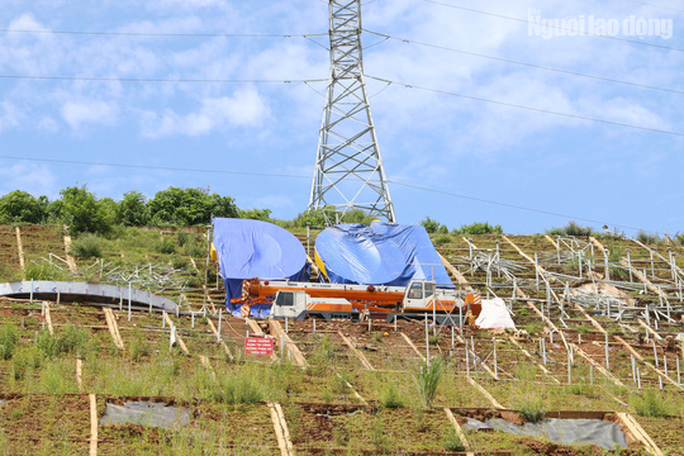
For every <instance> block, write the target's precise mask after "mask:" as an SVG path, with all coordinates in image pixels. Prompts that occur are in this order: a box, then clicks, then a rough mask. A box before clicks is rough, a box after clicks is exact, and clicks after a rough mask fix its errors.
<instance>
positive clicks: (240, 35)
mask: <svg viewBox="0 0 684 456" xmlns="http://www.w3.org/2000/svg"><path fill="white" fill-rule="evenodd" d="M0 33H21V34H36V35H85V36H130V37H165V38H309V37H314V36H327V35H328V34H327V33H179V32H173V33H163V32H100V31H90V30H48V29H0Z"/></svg>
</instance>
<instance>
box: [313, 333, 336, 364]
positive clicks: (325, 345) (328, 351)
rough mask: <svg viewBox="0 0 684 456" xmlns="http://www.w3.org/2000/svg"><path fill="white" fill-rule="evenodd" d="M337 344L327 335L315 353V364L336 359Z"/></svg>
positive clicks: (326, 362)
mask: <svg viewBox="0 0 684 456" xmlns="http://www.w3.org/2000/svg"><path fill="white" fill-rule="evenodd" d="M335 353H336V352H335V346H334V345H333V343H332V342H330V338H329V337H328V336H327V335H326V336H325V337H323V339H322V340H321V342H320V343H319V344H318V347H316V350H314V353H313V359H312V360H313V364H328V363H330V362H331V361H333V360H334V359H335Z"/></svg>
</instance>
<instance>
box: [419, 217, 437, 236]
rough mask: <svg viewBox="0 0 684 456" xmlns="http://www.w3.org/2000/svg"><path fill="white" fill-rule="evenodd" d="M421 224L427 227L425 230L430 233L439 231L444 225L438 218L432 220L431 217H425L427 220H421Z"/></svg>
mask: <svg viewBox="0 0 684 456" xmlns="http://www.w3.org/2000/svg"><path fill="white" fill-rule="evenodd" d="M420 226H422V227H423V228H425V231H427V232H428V233H430V234H434V233H437V232H439V230H440V228H441V227H442V224H441V223H439V222H438V221H437V220H432V219H431V218H430V217H425V220H421V222H420Z"/></svg>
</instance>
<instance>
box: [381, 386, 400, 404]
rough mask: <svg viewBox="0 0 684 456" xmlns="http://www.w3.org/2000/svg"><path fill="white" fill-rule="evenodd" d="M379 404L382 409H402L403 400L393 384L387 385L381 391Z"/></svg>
mask: <svg viewBox="0 0 684 456" xmlns="http://www.w3.org/2000/svg"><path fill="white" fill-rule="evenodd" d="M380 403H381V404H382V406H383V407H385V408H389V409H396V408H402V407H403V406H404V399H403V398H402V397H401V393H399V389H398V388H397V386H396V385H395V384H394V383H388V384H387V385H386V386H385V388H384V389H383V390H382V394H381V395H380Z"/></svg>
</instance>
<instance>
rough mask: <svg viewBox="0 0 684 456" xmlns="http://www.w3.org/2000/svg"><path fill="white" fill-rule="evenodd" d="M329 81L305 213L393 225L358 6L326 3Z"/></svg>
mask: <svg viewBox="0 0 684 456" xmlns="http://www.w3.org/2000/svg"><path fill="white" fill-rule="evenodd" d="M329 8H330V78H329V82H328V90H327V95H326V102H325V108H324V110H323V121H322V125H321V130H320V133H319V140H318V151H317V154H316V166H315V169H314V176H313V182H312V185H311V197H310V199H309V210H316V209H324V208H326V207H331V206H332V207H334V208H335V210H336V211H337V212H339V213H342V214H344V213H346V212H347V211H349V210H351V209H362V210H364V211H366V212H367V213H369V214H370V215H373V216H378V217H381V218H384V219H386V220H387V221H388V222H390V223H395V222H396V218H395V215H394V206H393V204H392V200H391V198H390V194H389V189H388V186H387V183H388V182H387V177H386V176H385V170H384V167H383V162H382V158H381V156H380V149H379V147H378V140H377V137H376V134H375V126H374V124H373V117H372V116H371V111H370V104H369V103H368V94H367V92H366V84H365V81H364V77H363V55H362V46H361V2H360V0H330V1H329Z"/></svg>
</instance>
